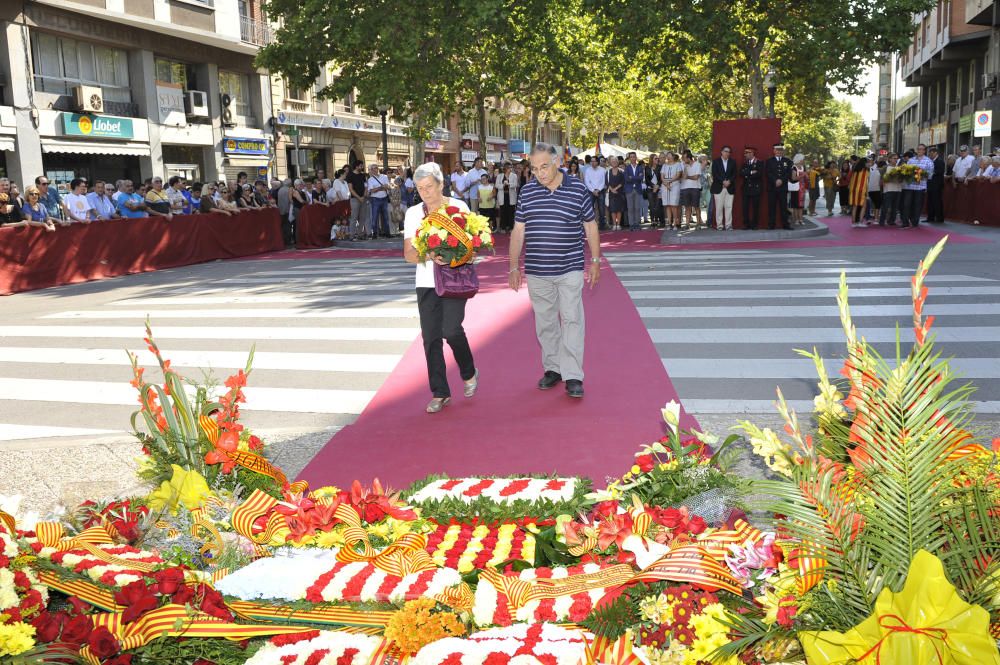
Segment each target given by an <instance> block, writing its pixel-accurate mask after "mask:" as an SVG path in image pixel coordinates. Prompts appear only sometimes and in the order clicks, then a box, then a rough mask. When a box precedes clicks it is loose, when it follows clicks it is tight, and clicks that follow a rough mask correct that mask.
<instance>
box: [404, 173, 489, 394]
mask: <svg viewBox="0 0 1000 665" xmlns="http://www.w3.org/2000/svg"><path fill="white" fill-rule="evenodd" d="M413 182H414V184H415V185H416V188H417V192H418V193H419V194H420V198H421V200H422V201H423V203H422V204H419V205H415V206H412V207H411V208H409V209H408V210H407V211H406V218H405V220H404V222H403V258H404V259H405V260H406V262H407V263H414V264H416V266H417V270H416V286H417V308H418V310H419V312H420V332H421V334H422V335H423V338H424V357H425V359H426V361H427V378H428V380H429V382H430V388H431V393H432V394H433V396H434V397H433V399H432V400H431V401H430V403H428V404H427V409H426V410H427V413H437V412H439V411H440V410H441V409H443V408H444V407H445V406H447V405H448V403H449V402H450V401H451V389H450V387H449V386H448V373H447V369H446V366H445V361H444V340H447V341H448V346H450V347H451V351H452V353H453V354H454V355H455V362H457V363H458V368H459V371H460V373H461V376H462V381H463V382H464V386H463V392H464V394H465V396H466V397H472V396H473V395H475V394H476V388H478V387H479V371H478V370H477V369H476V363H475V361H474V360H473V358H472V349H471V348H470V347H469V340H468V339H467V338H466V336H465V329H464V328H463V327H462V322H463V321H464V319H465V303H466V301H465V300H464V299H460V298H442V297H440V296H438V294H437V291H436V290H435V288H434V264H435V263H436V264H438V265H441V266H444V265H448V264H447V262H446V261H445V260H444V259H443V258H442V257H441V256H440V255H438V254H436V253H434V252H433V251H431V252H428V253H427V255H426V256H425V259H426V260H421V258H420V254H419V252H418V251H417V248H416V247H415V246H414V244H413V240H414V238H416V237H417V233H418V232H419V231H420V227H421V224H422V223H423V221H424V217H426V216H427V215H428V214H429V213H430V212H434V211H437V210H440V209H441V208H442V207H452V206H453V207H455V208H457V209H458V210H460V211H461V212H468V211H469V208H468V206H466V205H465V203H464V202H463V201H460V200H458V199H452V198H448V199H446V198H445V197H444V195H443V194H442V191H441V185H442V184H443V183H444V174H443V173H441V167H440V166H438V165H437V164H435V163H434V162H428V163H426V164H422V165H421V166H419V167H418V168H417V170H416V172H414V174H413Z"/></svg>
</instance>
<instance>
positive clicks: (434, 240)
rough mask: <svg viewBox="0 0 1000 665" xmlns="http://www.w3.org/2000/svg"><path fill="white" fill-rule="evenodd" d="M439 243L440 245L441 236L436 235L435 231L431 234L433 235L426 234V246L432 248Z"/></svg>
mask: <svg viewBox="0 0 1000 665" xmlns="http://www.w3.org/2000/svg"><path fill="white" fill-rule="evenodd" d="M440 245H441V237H440V236H438V235H437V234H436V233H435V234H433V235H430V236H427V246H428V247H430V248H431V249H433V248H435V247H438V246H440Z"/></svg>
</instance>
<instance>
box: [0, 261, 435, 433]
mask: <svg viewBox="0 0 1000 665" xmlns="http://www.w3.org/2000/svg"><path fill="white" fill-rule="evenodd" d="M171 273H172V274H171V275H169V276H168V275H166V274H165V273H151V274H147V275H136V276H132V277H130V278H129V281H128V282H127V283H125V284H119V285H116V286H115V287H113V288H107V289H103V290H102V289H93V290H92V289H87V288H83V285H81V286H80V287H65V288H64V289H62V290H61V291H62V293H61V295H60V297H57V298H54V297H52V296H51V294H50V293H46V292H34V293H25V294H19V295H15V296H11V297H10V298H9V299H6V300H5V305H11V307H10V308H9V309H7V311H8V312H11V311H14V310H16V311H18V312H21V311H29V312H30V314H29V315H27V316H24V315H20V314H19V315H18V316H17V317H16V318H12V317H9V316H3V317H0V442H5V441H6V442H19V441H28V440H38V439H47V438H51V437H67V436H83V435H86V436H96V435H123V434H124V433H125V432H127V430H129V419H130V416H131V413H132V412H133V411H134V410H135V409H136V408H137V394H136V391H135V389H134V388H133V387H132V386H130V385H129V381H130V380H131V378H132V371H131V367H130V364H129V359H128V357H127V355H126V353H125V349H128V350H130V351H132V352H133V353H136V354H138V356H139V359H140V364H141V365H142V366H144V367H147V368H149V369H147V371H146V375H145V376H146V379H147V380H148V379H150V378H154V377H158V376H159V370H158V368H156V362H155V358H154V357H153V355H152V354H151V353H150V352H149V351H148V350H147V349H146V345H145V343H144V342H143V337H144V336H145V332H144V323H145V319H146V318H147V317H149V319H150V321H151V323H152V327H153V334H154V336H155V338H156V341H157V343H158V344H159V346H160V348H161V349H162V351H163V354H164V356H165V357H166V358H169V359H170V360H171V363H172V366H173V367H175V368H177V369H179V370H180V371H181V373H182V374H184V375H185V376H187V377H189V378H191V379H201V378H202V377H203V375H206V374H210V376H211V377H212V380H214V382H216V383H217V384H218V385H221V383H222V382H223V381H224V380H225V378H226V377H227V376H229V375H230V374H232V373H234V372H235V370H236V369H237V368H242V367H244V365H245V364H246V360H247V354H248V352H249V351H250V349H251V347H252V346H253V347H255V353H254V361H253V371H252V374H251V376H250V378H249V381H248V387H247V388H246V391H245V392H246V396H247V403H246V404H245V405H244V407H243V408H244V410H245V415H244V421H245V423H246V424H247V426H249V427H251V428H253V429H255V430H257V431H261V432H265V433H266V432H268V431H275V430H279V429H283V428H289V429H294V428H297V429H302V430H322V429H326V428H335V427H339V426H343V425H346V424H349V423H350V422H352V421H353V420H354V419H355V418H356V417H357V415H358V414H360V413H361V412H362V411H363V410H364V408H365V407H366V406H367V404H368V403H369V401H370V400H371V399H372V397H373V396H374V395H375V392H376V391H377V390H378V389H379V387H380V386H381V385H382V383H383V382H384V381H385V379H386V377H387V376H388V375H389V373H390V372H391V371H392V370H393V368H394V367H395V366H396V364H397V363H398V361H399V359H400V358H401V357H402V355H403V353H404V352H405V351H406V349H407V348H408V347H409V345H410V344H411V343H412V341H413V340H414V339H415V338H416V337H417V335H418V334H419V323H418V318H417V308H416V300H415V297H414V291H413V267H412V266H407V265H405V264H402V263H401V262H400V261H399V260H398V259H357V260H344V259H337V260H322V259H316V260H310V259H305V260H302V259H300V260H294V261H286V262H276V261H259V262H256V261H247V262H231V263H227V264H224V265H221V264H220V265H216V266H212V265H208V266H190V267H187V268H183V269H178V270H175V271H171ZM95 290H96V291H97V293H94V292H93V291H95ZM36 302H37V303H38V305H39V306H37V307H36V306H34V303H36Z"/></svg>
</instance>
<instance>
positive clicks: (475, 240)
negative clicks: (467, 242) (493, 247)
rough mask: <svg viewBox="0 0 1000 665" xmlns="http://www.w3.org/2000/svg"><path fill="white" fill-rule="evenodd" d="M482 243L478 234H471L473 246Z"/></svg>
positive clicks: (478, 245)
mask: <svg viewBox="0 0 1000 665" xmlns="http://www.w3.org/2000/svg"><path fill="white" fill-rule="evenodd" d="M482 244H483V241H482V240H480V238H479V236H473V237H472V246H473V247H481V246H482Z"/></svg>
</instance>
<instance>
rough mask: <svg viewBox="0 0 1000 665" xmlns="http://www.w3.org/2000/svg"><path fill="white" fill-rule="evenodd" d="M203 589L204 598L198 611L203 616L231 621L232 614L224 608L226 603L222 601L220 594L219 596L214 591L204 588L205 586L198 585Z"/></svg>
mask: <svg viewBox="0 0 1000 665" xmlns="http://www.w3.org/2000/svg"><path fill="white" fill-rule="evenodd" d="M199 587H200V588H201V589H203V591H204V594H205V597H204V599H203V600H202V601H201V605H200V609H201V611H202V612H204V613H205V614H208V615H209V616H213V617H216V618H217V619H225V620H226V621H232V620H233V614H232V612H230V611H229V608H227V607H226V601H225V600H223V599H222V594H220V593H219V592H218V591H216V590H215V589H211V588H208V587H206V586H205V585H199Z"/></svg>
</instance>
